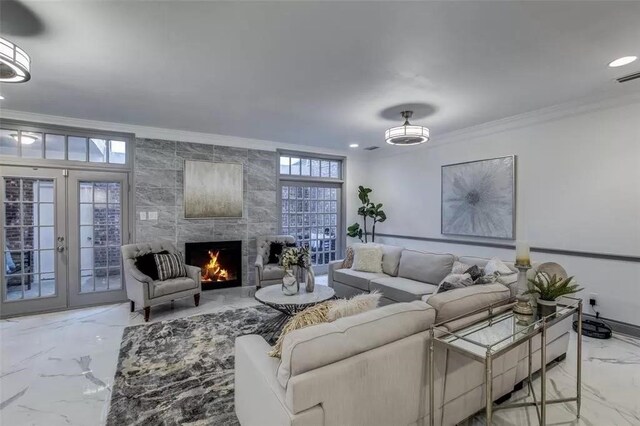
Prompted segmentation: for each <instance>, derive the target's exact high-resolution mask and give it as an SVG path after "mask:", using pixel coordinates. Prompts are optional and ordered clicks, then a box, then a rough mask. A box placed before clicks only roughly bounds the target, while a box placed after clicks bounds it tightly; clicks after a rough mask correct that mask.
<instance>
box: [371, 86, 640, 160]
mask: <svg viewBox="0 0 640 426" xmlns="http://www.w3.org/2000/svg"><path fill="white" fill-rule="evenodd" d="M635 103H640V91H634V92H632V93H627V94H624V95H606V96H603V95H599V96H590V97H585V98H581V99H578V100H574V101H570V102H565V103H562V104H558V105H554V106H550V107H546V108H541V109H538V110H535V111H529V112H525V113H522V114H518V115H513V116H510V117H505V118H501V119H498V120H494V121H488V122H486V123H481V124H478V125H475V126H470V127H465V128H462V129H458V130H454V131H451V132H448V133H444V134H441V135H436V136H434V137H432V139H431V141H429V142H428V143H427V144H424V145H416V146H413V147H402V149H401V150H397V151H396V152H395V153H391V152H390V151H389V150H388V149H385V150H384V151H383V152H376V151H374V152H371V153H370V154H371V155H372V156H376V155H380V154H383V155H384V156H395V155H406V154H413V153H415V151H417V150H419V149H433V148H439V147H442V146H445V145H449V144H454V143H460V142H468V141H469V140H470V139H473V138H478V137H482V136H489V135H492V134H496V133H502V132H505V131H508V130H514V129H518V128H523V127H528V126H533V125H536V124H541V123H545V122H550V121H555V120H560V119H562V118H567V117H574V116H579V115H582V114H588V113H590V112H595V111H601V110H605V109H609V108H616V107H620V106H625V105H631V104H635Z"/></svg>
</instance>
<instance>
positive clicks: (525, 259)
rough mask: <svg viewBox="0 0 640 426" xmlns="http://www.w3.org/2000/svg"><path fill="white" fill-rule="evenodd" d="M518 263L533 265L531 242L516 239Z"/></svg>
mask: <svg viewBox="0 0 640 426" xmlns="http://www.w3.org/2000/svg"><path fill="white" fill-rule="evenodd" d="M516 265H520V266H531V258H530V254H529V244H528V243H527V242H526V241H516Z"/></svg>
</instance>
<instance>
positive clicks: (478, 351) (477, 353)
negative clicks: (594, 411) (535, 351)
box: [429, 297, 582, 426]
mask: <svg viewBox="0 0 640 426" xmlns="http://www.w3.org/2000/svg"><path fill="white" fill-rule="evenodd" d="M488 310H489V316H488V318H485V319H483V320H481V321H478V322H476V323H474V324H471V325H469V326H467V327H464V328H462V329H460V330H457V331H455V332H449V331H447V330H446V329H444V328H443V327H439V325H441V324H436V325H434V326H432V328H431V341H430V348H429V375H430V391H429V394H430V397H429V408H430V413H429V418H430V425H431V426H435V423H434V422H435V407H434V405H435V403H434V398H435V392H434V391H433V390H434V388H435V378H434V373H435V365H434V364H435V362H434V356H433V355H434V351H435V348H436V347H442V348H445V349H448V350H452V351H455V352H457V353H459V354H462V355H464V356H467V357H469V358H471V359H473V360H476V361H479V362H482V363H483V364H484V367H485V382H484V385H485V388H486V391H485V397H486V407H485V412H486V419H487V420H486V424H487V425H491V424H492V417H493V412H494V411H496V410H503V409H508V408H523V407H535V408H536V413H537V416H538V421H539V424H540V425H546V424H547V423H546V421H547V420H546V416H547V405H548V404H560V403H566V402H575V403H576V406H577V415H576V417H580V404H581V399H582V395H581V387H582V330H581V326H580V325H579V326H578V330H577V336H576V346H577V348H576V349H577V361H576V396H575V397H570V398H556V399H548V398H547V390H546V382H547V362H546V357H547V331H548V329H549V328H550V327H552V326H554V325H555V324H558V323H560V322H561V321H563V320H565V319H567V318H569V317H572V316H573V315H577V316H578V324H581V323H582V299H576V298H572V297H564V298H562V302H558V307H557V311H556V312H555V313H554V314H552V315H549V316H546V317H541V318H537V317H535V316H530V318H531V320H530V321H528V323H525V322H523V321H522V316H520V315H517V314H515V313H514V312H513V311H512V310H509V311H507V312H501V313H498V314H495V315H493V314H492V311H491V308H488ZM436 328H437V330H438V334H436V333H435V330H436ZM538 335H539V336H540V339H541V345H540V361H541V362H540V365H541V368H540V382H541V383H540V395H539V396H538V395H536V391H535V389H534V386H533V377H532V376H533V368H532V344H531V342H532V340H533V339H534V337H536V336H538ZM524 344H526V345H527V347H528V352H529V358H528V359H529V363H528V364H529V365H528V376H527V378H526V379H525V380H526V382H527V386H528V388H529V392H530V394H531V395H532V396H533V401H528V402H519V403H511V404H508V403H503V404H500V405H495V404H494V400H495V398H494V396H493V361H494V360H495V359H496V358H498V357H500V356H502V355H504V354H505V353H507V352H509V351H510V350H512V349H514V348H516V347H517V346H520V345H524Z"/></svg>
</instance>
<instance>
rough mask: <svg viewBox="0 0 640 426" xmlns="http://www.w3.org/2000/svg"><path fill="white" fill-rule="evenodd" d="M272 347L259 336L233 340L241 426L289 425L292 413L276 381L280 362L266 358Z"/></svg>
mask: <svg viewBox="0 0 640 426" xmlns="http://www.w3.org/2000/svg"><path fill="white" fill-rule="evenodd" d="M269 350H271V347H270V346H269V345H268V344H267V342H266V341H265V340H264V339H263V338H262V337H261V336H258V335H255V334H253V335H247V336H241V337H238V338H236V342H235V379H234V380H235V396H234V398H235V410H236V415H237V416H238V420H239V421H240V424H241V425H242V426H253V425H256V426H257V425H260V426H262V425H285V424H286V425H288V424H291V421H290V419H291V417H293V413H292V412H291V411H290V410H289V409H288V407H287V406H286V402H285V399H286V398H285V390H284V388H282V387H281V386H280V384H279V383H278V380H277V378H276V370H277V368H278V364H279V363H280V360H279V359H278V358H272V357H270V356H269V355H267V352H268V351H269Z"/></svg>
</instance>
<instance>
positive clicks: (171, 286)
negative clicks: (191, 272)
mask: <svg viewBox="0 0 640 426" xmlns="http://www.w3.org/2000/svg"><path fill="white" fill-rule="evenodd" d="M192 288H196V282H195V281H194V280H192V279H191V278H189V277H179V278H170V279H168V280H164V281H153V282H152V283H151V284H150V285H149V293H150V294H149V297H150V298H151V299H154V298H156V297H160V296H164V295H165V294H173V293H177V292H179V291H184V290H191V289H192Z"/></svg>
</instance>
